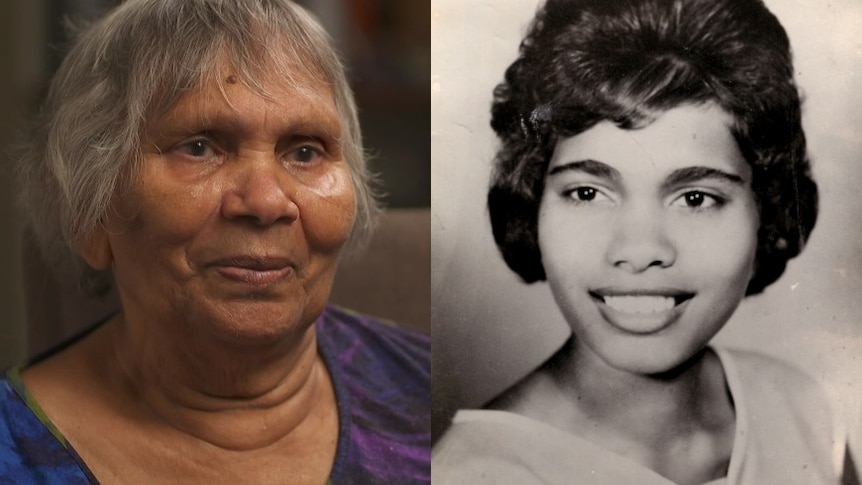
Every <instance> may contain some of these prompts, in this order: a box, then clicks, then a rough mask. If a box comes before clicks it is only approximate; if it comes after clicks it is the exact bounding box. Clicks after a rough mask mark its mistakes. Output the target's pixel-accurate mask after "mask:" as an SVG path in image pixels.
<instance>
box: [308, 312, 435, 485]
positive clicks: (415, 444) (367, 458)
mask: <svg viewBox="0 0 862 485" xmlns="http://www.w3.org/2000/svg"><path fill="white" fill-rule="evenodd" d="M317 331H318V342H319V347H320V349H321V353H322V355H323V357H324V360H325V361H326V364H327V366H328V367H329V370H330V374H331V375H332V379H333V384H334V385H335V390H336V397H337V400H338V406H339V417H340V418H341V420H342V422H341V426H342V428H341V433H342V435H343V436H345V437H346V440H347V441H348V442H349V445H348V443H347V442H345V443H344V444H346V445H348V446H347V447H345V448H341V446H339V457H340V458H338V459H337V463H336V467H335V468H334V469H333V479H332V482H333V483H341V481H342V479H343V480H345V481H346V482H347V483H354V481H355V482H356V483H359V482H362V483H378V482H379V483H427V482H428V481H430V461H431V457H430V455H431V431H430V430H431V342H430V338H429V337H428V336H427V335H424V334H421V333H418V332H415V331H411V330H407V329H403V328H400V327H397V326H395V325H394V324H387V323H386V322H383V321H380V320H377V319H375V318H373V317H369V316H366V315H361V314H358V313H355V312H352V311H349V310H345V309H342V308H339V307H334V306H330V307H327V308H326V310H325V311H324V312H323V314H322V315H321V317H320V318H319V319H318V321H317ZM348 450H349V451H348Z"/></svg>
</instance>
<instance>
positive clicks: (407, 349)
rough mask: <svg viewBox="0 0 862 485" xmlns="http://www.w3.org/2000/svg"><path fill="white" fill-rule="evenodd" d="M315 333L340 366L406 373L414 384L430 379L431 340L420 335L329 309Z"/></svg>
mask: <svg viewBox="0 0 862 485" xmlns="http://www.w3.org/2000/svg"><path fill="white" fill-rule="evenodd" d="M317 329H318V333H319V339H320V340H321V341H322V342H323V343H324V344H325V345H327V346H329V349H328V350H331V351H332V352H334V353H335V354H336V356H337V357H338V358H339V362H341V363H344V364H362V365H366V364H372V365H373V368H374V370H378V371H381V372H384V373H395V374H400V373H402V371H405V372H408V373H409V374H410V375H411V376H412V379H414V380H415V379H418V380H425V381H428V380H429V379H430V369H431V339H430V337H429V336H427V335H425V334H423V333H420V332H416V331H413V330H409V329H406V328H402V327H399V326H397V325H395V324H394V323H391V322H386V321H383V320H379V319H376V318H374V317H370V316H367V315H362V314H360V313H356V312H353V311H351V310H347V309H344V308H341V307H337V306H331V305H330V306H328V307H327V308H326V310H324V312H323V314H322V315H321V316H320V318H319V319H318V321H317ZM369 359H371V360H372V361H371V362H369V361H368V360H369ZM362 370H363V371H368V370H369V369H368V368H365V369H362Z"/></svg>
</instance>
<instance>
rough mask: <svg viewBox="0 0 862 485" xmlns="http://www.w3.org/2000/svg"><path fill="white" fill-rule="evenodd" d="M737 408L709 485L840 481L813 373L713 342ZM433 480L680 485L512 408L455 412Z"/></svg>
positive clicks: (835, 443)
mask: <svg viewBox="0 0 862 485" xmlns="http://www.w3.org/2000/svg"><path fill="white" fill-rule="evenodd" d="M714 350H715V352H716V354H717V355H718V357H719V359H720V361H721V364H722V367H723V368H724V373H725V376H726V379H727V386H728V389H729V392H730V394H731V396H732V398H733V403H734V409H735V412H736V437H735V440H734V446H733V452H732V455H731V459H730V465H729V468H728V472H727V476H726V477H725V478H722V479H719V480H715V481H712V482H709V484H707V485H737V484H739V485H743V484H744V485H771V484H781V485H792V484H800V485H819V484H838V483H840V476H841V470H842V466H843V459H844V452H845V448H846V442H845V439H844V435H843V432H842V429H843V428H841V427H840V426H838V425H837V422H836V418H835V414H834V413H833V411H832V409H831V406H830V404H829V402H828V400H827V398H826V396H825V394H824V392H823V391H822V390H821V388H820V386H819V385H818V384H817V383H816V382H815V381H814V380H812V379H811V378H810V377H808V376H806V375H804V374H802V373H800V372H799V371H797V370H796V369H794V368H792V367H790V366H788V365H786V364H784V363H781V362H778V361H776V360H774V359H771V358H768V357H766V356H762V355H759V354H756V353H750V352H740V351H729V350H719V349H714ZM431 469H432V481H433V483H435V484H518V485H522V484H535V483H541V484H577V485H613V484H638V485H674V483H673V482H672V481H670V480H668V479H667V478H665V477H663V476H661V475H659V474H657V473H655V472H653V471H652V470H649V469H647V468H645V467H644V466H642V465H640V464H638V463H635V462H633V461H631V460H629V459H627V458H625V457H623V456H620V455H617V454H615V453H613V452H611V451H608V450H605V449H603V448H601V447H599V446H597V445H594V444H592V443H591V442H588V441H586V440H584V439H582V438H579V437H578V436H575V435H573V434H571V433H568V432H566V431H563V430H560V429H558V428H555V427H552V426H550V425H547V424H544V423H541V422H539V421H536V420H533V419H530V418H527V417H524V416H520V415H517V414H514V413H510V412H506V411H490V410H472V411H459V412H458V414H457V415H456V416H455V418H454V420H453V424H452V427H451V428H450V429H449V430H448V431H447V433H446V434H445V435H444V436H443V438H442V439H441V440H440V442H439V443H438V444H437V445H436V446H435V447H434V450H433V455H432V462H431Z"/></svg>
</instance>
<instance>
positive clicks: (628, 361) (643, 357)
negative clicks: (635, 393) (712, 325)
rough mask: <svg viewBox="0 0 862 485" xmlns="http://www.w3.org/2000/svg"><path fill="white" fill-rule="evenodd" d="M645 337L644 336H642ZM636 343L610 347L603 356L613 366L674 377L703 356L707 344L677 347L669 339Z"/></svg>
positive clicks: (653, 374)
mask: <svg viewBox="0 0 862 485" xmlns="http://www.w3.org/2000/svg"><path fill="white" fill-rule="evenodd" d="M638 340H641V339H638ZM650 343H653V342H645V341H640V342H632V344H633V345H631V346H620V347H621V348H616V349H608V351H607V352H604V353H603V355H602V359H603V360H604V361H605V362H606V363H607V364H608V365H610V366H611V367H613V368H615V369H617V370H619V371H622V372H627V373H631V374H639V375H643V376H655V377H673V376H674V375H676V374H678V373H680V372H682V371H684V370H685V369H688V368H689V367H690V366H691V365H692V364H694V363H695V362H697V361H698V360H700V358H701V357H702V356H703V351H704V349H705V346H696V347H695V348H694V349H693V350H692V349H690V348H689V349H682V348H681V349H674V348H672V347H671V346H669V345H668V344H667V343H666V342H665V343H662V342H661V341H657V342H654V343H655V345H650Z"/></svg>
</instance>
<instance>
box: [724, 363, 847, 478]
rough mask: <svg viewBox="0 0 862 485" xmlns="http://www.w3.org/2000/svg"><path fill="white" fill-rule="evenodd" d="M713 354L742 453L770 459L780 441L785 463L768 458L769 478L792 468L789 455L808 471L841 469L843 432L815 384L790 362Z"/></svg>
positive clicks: (831, 406) (823, 392)
mask: <svg viewBox="0 0 862 485" xmlns="http://www.w3.org/2000/svg"><path fill="white" fill-rule="evenodd" d="M716 352H717V353H718V355H719V357H720V358H721V361H722V365H723V366H724V370H725V377H726V380H727V384H728V387H729V389H730V391H731V394H732V396H733V400H734V405H735V407H736V412H737V421H738V429H741V430H743V431H744V433H745V434H746V436H747V437H746V439H745V441H744V442H745V448H746V454H747V455H752V456H758V457H766V456H772V455H773V454H774V447H775V445H776V444H778V443H780V444H781V446H782V448H783V450H782V456H783V457H784V458H783V459H784V460H785V461H782V460H781V459H778V458H777V457H773V458H774V459H772V460H771V461H769V463H772V466H774V468H775V469H773V470H771V471H770V473H772V474H780V473H782V472H783V473H786V472H787V470H790V469H791V468H788V467H789V466H790V465H791V464H790V463H787V462H786V460H787V459H789V458H790V457H792V458H793V459H794V460H795V462H802V461H804V462H806V463H808V470H807V471H808V472H809V473H816V472H818V473H822V475H823V476H828V475H829V474H830V473H836V472H838V471H840V469H841V464H842V462H843V457H844V453H845V448H846V439H845V438H846V437H845V432H844V429H845V428H844V426H843V424H842V423H841V422H840V418H839V415H838V414H837V413H836V409H835V405H834V403H833V402H832V400H831V399H830V397H829V395H828V394H827V392H826V390H825V389H824V388H823V386H822V385H821V384H820V383H819V382H818V381H817V380H815V379H814V378H812V377H811V376H810V375H808V374H806V373H805V372H803V371H802V370H800V369H798V368H797V367H796V366H794V365H792V364H791V363H788V362H783V361H781V360H778V359H775V358H773V357H769V356H766V355H763V354H759V353H756V352H749V351H739V350H726V349H725V350H717V351H716ZM752 463H754V462H752ZM759 463H761V465H763V466H764V467H765V466H766V465H765V463H767V461H766V460H762V459H760V461H759ZM776 476H777V475H776ZM785 483H787V482H785ZM811 483H814V482H811Z"/></svg>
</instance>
